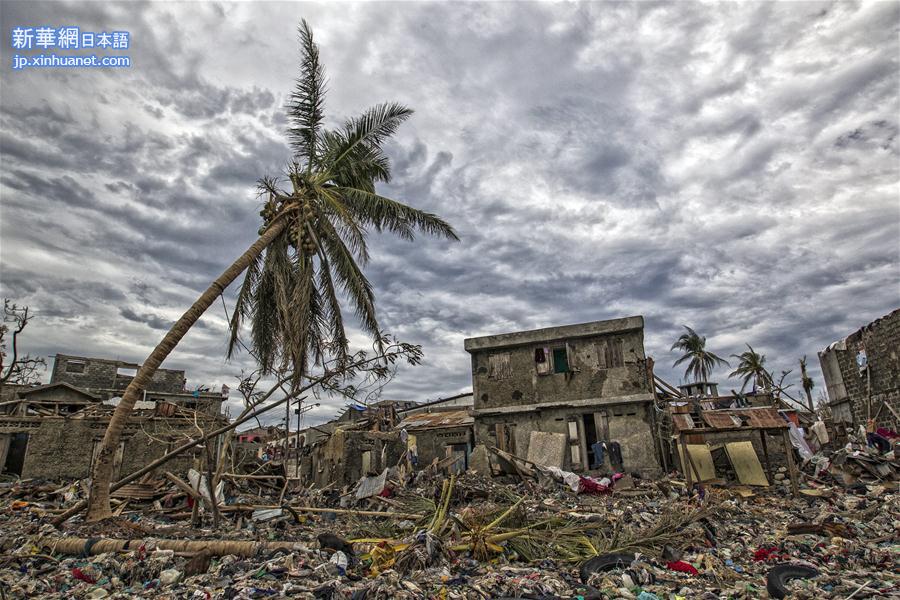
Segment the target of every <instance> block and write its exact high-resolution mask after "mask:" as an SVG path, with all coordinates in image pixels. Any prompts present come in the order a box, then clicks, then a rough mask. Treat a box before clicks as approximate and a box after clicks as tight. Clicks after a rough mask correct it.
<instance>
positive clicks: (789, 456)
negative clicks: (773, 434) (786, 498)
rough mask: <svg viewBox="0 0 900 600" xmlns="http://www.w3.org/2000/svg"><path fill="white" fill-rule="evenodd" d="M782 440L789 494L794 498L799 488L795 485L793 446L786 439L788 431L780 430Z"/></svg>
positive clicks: (798, 492) (795, 468)
mask: <svg viewBox="0 0 900 600" xmlns="http://www.w3.org/2000/svg"><path fill="white" fill-rule="evenodd" d="M781 435H782V439H783V440H784V450H785V454H786V455H787V464H788V475H789V476H790V478H791V493H792V494H793V495H794V497H795V498H796V497H797V496H799V495H800V490H799V486H798V485H797V466H796V465H795V464H794V446H793V445H792V444H791V440H790V439H789V437H788V430H787V429H782V430H781Z"/></svg>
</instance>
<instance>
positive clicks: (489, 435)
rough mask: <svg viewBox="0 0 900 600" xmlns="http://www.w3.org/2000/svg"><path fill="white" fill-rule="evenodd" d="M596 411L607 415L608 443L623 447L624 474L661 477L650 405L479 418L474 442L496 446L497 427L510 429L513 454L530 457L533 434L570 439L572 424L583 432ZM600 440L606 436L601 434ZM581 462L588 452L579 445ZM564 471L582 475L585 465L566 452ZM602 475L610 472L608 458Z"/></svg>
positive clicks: (558, 410) (584, 446)
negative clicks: (584, 424) (576, 425)
mask: <svg viewBox="0 0 900 600" xmlns="http://www.w3.org/2000/svg"><path fill="white" fill-rule="evenodd" d="M597 411H602V412H604V413H605V414H606V420H607V425H608V430H609V433H608V438H606V439H603V441H606V442H618V443H619V445H620V446H621V447H622V462H623V467H624V469H625V471H627V472H629V473H631V472H633V471H637V472H639V473H640V474H641V475H643V476H647V477H649V476H654V475H657V474H659V472H660V468H659V463H658V460H657V452H656V447H655V444H654V429H653V425H652V414H651V411H652V406H650V405H649V404H648V403H643V402H640V403H629V404H610V405H605V406H603V407H595V408H580V409H573V408H565V407H563V408H555V409H546V410H542V411H540V412H530V413H513V414H503V415H485V416H480V417H478V418H477V419H476V421H475V438H476V440H478V443H484V444H487V445H489V446H497V445H498V440H497V433H496V425H497V424H506V425H507V426H511V428H512V431H513V432H514V433H513V436H514V442H513V444H514V447H513V448H511V450H512V451H513V452H514V453H515V454H516V455H518V456H521V457H523V458H524V457H526V456H527V455H528V444H529V441H530V438H531V432H532V431H546V432H551V433H562V434H565V435H566V436H568V435H569V425H568V423H569V421H570V420H575V421H576V422H578V423H579V425H578V427H579V431H581V430H582V429H583V422H584V421H583V417H584V415H589V416H588V419H592V418H593V415H594V413H595V412H597ZM600 437H601V439H602V438H603V434H602V433H601V434H600ZM578 447H579V450H578V453H579V459H580V460H581V459H582V458H583V456H584V454H585V453H586V451H587V448H586V444H579V446H578ZM563 468H564V469H566V470H570V471H581V470H583V469H582V464H580V463H573V462H572V454H571V451H570V450H568V449H567V451H566V457H565V463H564V465H563ZM601 470H602V471H605V472H610V471H611V468H610V462H609V459H608V458H607V459H606V461H605V466H604V468H603V469H601Z"/></svg>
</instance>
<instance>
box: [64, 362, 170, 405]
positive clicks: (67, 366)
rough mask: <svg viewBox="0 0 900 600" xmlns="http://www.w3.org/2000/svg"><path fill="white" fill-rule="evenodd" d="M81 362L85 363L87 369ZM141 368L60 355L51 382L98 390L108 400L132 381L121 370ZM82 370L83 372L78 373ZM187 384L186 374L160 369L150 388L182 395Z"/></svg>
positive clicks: (155, 374) (123, 363)
mask: <svg viewBox="0 0 900 600" xmlns="http://www.w3.org/2000/svg"><path fill="white" fill-rule="evenodd" d="M79 363H83V367H82V366H80V365H79ZM138 366H139V365H136V364H133V363H126V362H122V361H117V360H106V359H101V358H87V357H83V356H69V355H65V354H57V355H56V358H55V360H54V361H53V371H52V373H51V376H50V383H58V382H64V383H70V384H72V385H74V386H75V387H79V388H82V389H86V390H90V391H95V390H96V391H97V392H98V393H101V395H103V397H104V400H105V399H108V398H109V397H111V396H113V395H115V394H114V392H115V391H116V390H119V391H121V390H124V389H125V388H126V387H127V386H128V384H129V383H130V382H131V379H132V376H130V375H119V374H117V371H118V369H119V368H125V369H136V368H137V367H138ZM79 370H80V371H81V372H77V371H79ZM184 382H185V377H184V371H176V370H173V369H159V370H157V371H156V373H154V374H153V377H152V379H151V383H150V385H149V386H148V387H147V389H148V390H150V391H158V392H170V393H178V392H182V391H184Z"/></svg>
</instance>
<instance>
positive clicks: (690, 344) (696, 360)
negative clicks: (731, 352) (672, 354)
mask: <svg viewBox="0 0 900 600" xmlns="http://www.w3.org/2000/svg"><path fill="white" fill-rule="evenodd" d="M684 328H685V329H686V330H687V332H686V333H682V334H681V337H679V338H678V340H677V341H676V342H675V343H674V344H672V348H671V349H672V350H679V351H681V352H684V354H683V355H682V356H681V358H679V359H678V360H676V361H675V364H673V365H672V366H673V367H677V366H678V365H680V364H682V363H684V362H687V361H690V362H688V366H687V370H685V372H684V377H685V378H686V379H687V378H688V377H691V376H692V377H693V378H694V381H695V382H698V381H709V377H710V374H712V371H713V369H714V368H716V367H717V366H721V365H724V366H730V365H729V364H728V361H727V360H725V359H724V358H721V357H719V356H716V355H715V354H713V353H712V352H710V351H709V350H707V349H706V338H705V337H703V336H701V335H700V334H698V333H697V332H696V331H694V330H693V329H691V328H690V327H688V326H687V325H684Z"/></svg>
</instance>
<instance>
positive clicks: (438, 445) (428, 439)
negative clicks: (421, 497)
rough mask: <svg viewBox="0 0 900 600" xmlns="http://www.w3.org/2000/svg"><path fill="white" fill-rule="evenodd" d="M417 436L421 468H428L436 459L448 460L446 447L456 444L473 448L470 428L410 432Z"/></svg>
mask: <svg viewBox="0 0 900 600" xmlns="http://www.w3.org/2000/svg"><path fill="white" fill-rule="evenodd" d="M409 433H410V434H411V435H414V436H416V450H417V451H418V457H419V467H426V466H428V465H429V464H430V463H431V461H433V460H434V459H435V458H436V459H438V460H442V459H444V458H446V456H447V454H446V449H445V448H446V447H447V446H449V445H454V444H466V446H467V449H468V450H471V448H472V441H473V440H472V429H471V428H470V427H441V428H437V429H419V430H409Z"/></svg>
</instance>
